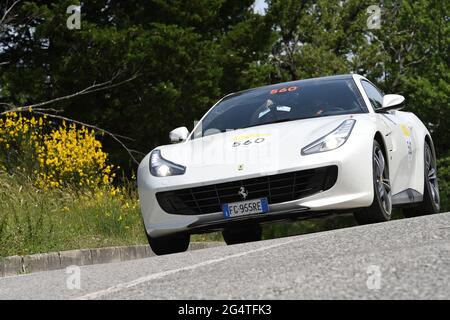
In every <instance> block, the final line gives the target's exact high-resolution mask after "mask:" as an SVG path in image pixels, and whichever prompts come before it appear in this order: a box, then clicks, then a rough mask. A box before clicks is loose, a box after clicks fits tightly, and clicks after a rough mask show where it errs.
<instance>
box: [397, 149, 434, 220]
mask: <svg viewBox="0 0 450 320" xmlns="http://www.w3.org/2000/svg"><path fill="white" fill-rule="evenodd" d="M424 160H425V161H424V166H423V167H424V193H423V200H422V202H420V203H419V204H418V205H417V206H415V207H411V208H405V209H403V215H404V216H405V217H406V218H411V217H418V216H423V215H426V214H434V213H438V212H439V210H440V205H441V199H440V197H439V185H438V179H437V170H436V158H435V156H434V154H433V152H432V150H431V147H430V145H429V144H428V142H425V146H424Z"/></svg>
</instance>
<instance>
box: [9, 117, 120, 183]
mask: <svg viewBox="0 0 450 320" xmlns="http://www.w3.org/2000/svg"><path fill="white" fill-rule="evenodd" d="M30 111H31V110H30ZM52 125H53V124H52V123H51V122H50V121H48V120H47V119H46V118H44V117H39V118H35V117H33V116H31V117H30V118H26V117H23V116H22V114H17V113H9V114H7V115H6V116H5V118H0V151H1V153H0V165H1V166H2V167H3V169H4V170H6V171H8V172H17V171H20V172H21V173H22V174H26V175H28V176H29V177H32V178H33V180H35V182H36V184H37V185H38V186H40V187H41V188H47V187H50V188H53V187H64V186H78V187H86V186H91V187H95V186H101V185H110V184H111V183H112V180H113V178H114V176H115V173H113V172H112V169H113V167H112V166H111V165H109V164H108V163H107V157H108V156H107V154H106V153H105V152H104V151H103V150H102V144H101V142H100V141H99V140H97V139H96V135H95V132H94V131H93V130H89V129H87V128H84V127H81V128H77V126H76V125H75V124H70V125H66V123H65V122H63V124H62V125H61V126H59V127H57V128H55V129H51V126H52Z"/></svg>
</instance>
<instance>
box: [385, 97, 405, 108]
mask: <svg viewBox="0 0 450 320" xmlns="http://www.w3.org/2000/svg"><path fill="white" fill-rule="evenodd" d="M403 102H405V97H404V96H401V95H399V94H387V95H385V96H384V97H383V106H382V107H381V109H380V111H389V110H400V109H402V108H403V105H402V104H403Z"/></svg>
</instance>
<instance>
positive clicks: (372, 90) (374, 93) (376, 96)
mask: <svg viewBox="0 0 450 320" xmlns="http://www.w3.org/2000/svg"><path fill="white" fill-rule="evenodd" d="M361 84H362V86H363V88H364V91H366V93H367V96H368V97H369V100H370V103H371V104H372V107H373V108H374V109H380V108H381V107H382V106H383V96H382V95H381V93H380V91H379V90H378V89H377V88H376V87H375V86H374V85H372V84H371V83H369V82H367V81H361Z"/></svg>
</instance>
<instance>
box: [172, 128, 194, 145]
mask: <svg viewBox="0 0 450 320" xmlns="http://www.w3.org/2000/svg"><path fill="white" fill-rule="evenodd" d="M188 136H189V130H188V129H187V128H186V127H179V128H176V129H173V130H172V131H170V133H169V139H170V142H172V143H177V142H182V141H184V140H186V139H187V137H188Z"/></svg>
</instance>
